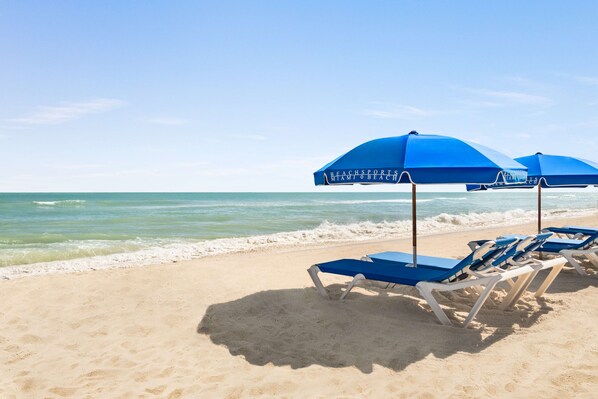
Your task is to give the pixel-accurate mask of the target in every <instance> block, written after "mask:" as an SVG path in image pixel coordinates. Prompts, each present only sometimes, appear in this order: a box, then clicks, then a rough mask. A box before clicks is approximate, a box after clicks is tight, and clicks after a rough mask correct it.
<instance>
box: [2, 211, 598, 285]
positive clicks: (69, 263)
mask: <svg viewBox="0 0 598 399" xmlns="http://www.w3.org/2000/svg"><path fill="white" fill-rule="evenodd" d="M595 213H596V210H595V209H586V210H569V209H554V210H548V211H545V212H543V217H544V218H545V219H546V220H550V219H551V218H555V217H559V218H562V217H575V216H577V217H579V216H585V215H590V214H595ZM536 217H537V213H536V212H535V211H524V210H522V209H515V210H511V211H507V212H486V213H475V212H471V213H467V214H448V213H443V214H440V215H437V216H434V217H428V218H425V219H422V220H418V233H419V234H420V235H426V234H435V233H446V232H453V231H462V230H469V229H479V228H484V227H490V226H492V227H494V226H508V225H515V224H521V223H526V222H532V221H534V220H536ZM513 233H516V231H514V232H513ZM410 235H411V220H398V221H384V222H379V223H374V222H370V221H364V222H359V223H351V224H336V223H331V222H328V221H324V222H323V223H321V224H320V225H319V226H317V227H316V228H314V229H310V230H299V231H292V232H283V233H274V234H267V235H256V236H249V237H236V238H222V239H214V240H207V241H172V240H170V241H167V240H160V241H156V240H153V241H149V242H145V243H143V242H141V241H140V239H138V240H135V241H134V244H135V246H136V248H139V247H143V246H145V248H143V249H139V250H134V251H132V252H124V253H113V254H109V255H100V256H93V257H86V258H78V259H70V260H63V261H52V262H44V263H31V264H27V265H20V266H6V267H1V268H0V278H11V277H17V276H22V275H25V274H29V275H32V274H48V273H67V272H76V271H85V270H98V269H110V268H126V267H135V266H142V265H148V264H159V263H171V262H177V261H183V260H190V259H197V258H202V257H205V256H211V255H222V254H227V253H234V252H252V251H257V250H261V249H266V248H277V247H297V246H302V245H314V244H326V243H338V242H350V241H360V240H381V239H385V240H392V239H401V238H407V237H409V236H410ZM480 238H489V237H480ZM131 244H132V243H131ZM81 245H82V246H85V245H86V244H85V242H84V241H83V242H81ZM131 246H132V245H131ZM123 247H126V242H125V243H123ZM96 253H97V252H96Z"/></svg>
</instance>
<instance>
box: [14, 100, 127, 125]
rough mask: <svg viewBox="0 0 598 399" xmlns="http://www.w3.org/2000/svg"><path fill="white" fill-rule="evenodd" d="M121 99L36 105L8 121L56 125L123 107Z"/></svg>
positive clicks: (123, 103)
mask: <svg viewBox="0 0 598 399" xmlns="http://www.w3.org/2000/svg"><path fill="white" fill-rule="evenodd" d="M125 104H126V102H124V101H123V100H118V99H115V98H96V99H92V100H88V101H82V102H78V103H63V104H61V105H57V106H42V107H38V108H37V109H36V110H35V111H34V112H32V113H31V114H29V115H26V116H24V117H22V118H16V119H11V120H10V122H13V123H21V124H26V125H56V124H60V123H64V122H68V121H70V120H73V119H78V118H81V117H83V116H85V115H90V114H101V113H105V112H108V111H112V110H114V109H117V108H120V107H123V106H124V105H125Z"/></svg>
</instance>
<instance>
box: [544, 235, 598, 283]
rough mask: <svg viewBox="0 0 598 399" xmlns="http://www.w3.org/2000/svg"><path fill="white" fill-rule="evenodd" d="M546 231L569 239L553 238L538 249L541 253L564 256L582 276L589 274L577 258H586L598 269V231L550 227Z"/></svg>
mask: <svg viewBox="0 0 598 399" xmlns="http://www.w3.org/2000/svg"><path fill="white" fill-rule="evenodd" d="M544 230H545V231H549V232H553V233H556V234H561V235H565V236H567V237H569V238H551V239H550V240H547V241H546V243H544V245H542V246H541V247H540V248H538V251H539V252H548V253H558V254H560V255H563V256H564V257H565V259H567V261H568V262H569V264H571V266H573V267H574V268H575V270H577V272H578V273H579V274H581V275H582V276H587V272H586V271H585V270H584V268H583V267H582V265H581V264H580V263H579V261H578V260H577V259H575V257H576V256H582V257H585V258H586V259H588V260H589V261H590V262H591V263H592V264H593V265H594V266H595V267H598V229H593V228H585V227H575V226H568V227H549V228H546V229H544ZM571 237H576V238H571Z"/></svg>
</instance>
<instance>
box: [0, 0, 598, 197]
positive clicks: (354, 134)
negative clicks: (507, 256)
mask: <svg viewBox="0 0 598 399" xmlns="http://www.w3.org/2000/svg"><path fill="white" fill-rule="evenodd" d="M597 20H598V2H595V1H587V2H584V1H576V2H564V1H559V2H556V1H552V2H551V1H528V2H522V1H500V2H479V1H467V2H465V1H436V2H434V1H425V2H424V1H411V2H406V1H405V2H399V1H361V2H349V1H294V2H291V1H238V2H228V1H210V2H199V1H189V2H184V1H177V2H167V1H163V2H158V1H156V2H132V1H130V2H127V1H95V2H92V1H85V2H75V1H39V2H33V1H12V2H11V1H5V2H2V3H0V88H1V89H0V191H311V190H315V189H316V188H314V187H313V183H312V172H313V171H314V170H316V169H318V168H319V167H321V166H322V165H323V164H325V163H327V162H328V161H330V160H331V159H333V158H334V157H336V156H337V155H339V154H341V153H342V152H344V151H346V150H348V149H350V148H352V147H353V146H355V145H357V144H359V143H361V142H363V141H366V140H369V139H372V138H376V137H384V136H392V135H400V134H405V133H407V132H409V131H410V130H418V131H419V132H420V133H438V134H447V135H453V136H456V137H460V138H463V139H467V140H472V141H476V142H479V143H482V144H484V145H488V146H490V147H494V148H496V149H498V150H500V151H503V152H504V153H506V154H508V155H510V156H513V157H517V156H522V155H528V154H530V153H535V152H537V151H542V152H544V153H549V154H550V153H556V154H565V155H574V156H579V157H583V158H588V159H592V160H594V161H598V51H597V46H598V45H597V43H598V23H597V22H596V21H597Z"/></svg>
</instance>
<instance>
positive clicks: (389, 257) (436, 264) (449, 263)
mask: <svg viewBox="0 0 598 399" xmlns="http://www.w3.org/2000/svg"><path fill="white" fill-rule="evenodd" d="M367 258H368V259H369V260H372V261H391V262H401V263H411V262H413V255H412V254H410V253H406V252H393V251H387V252H380V253H377V254H372V255H367ZM459 262H460V261H459V259H452V258H439V257H436V256H422V255H418V256H417V267H418V268H419V267H429V268H437V269H452V268H453V267H455V266H456V265H457V264H458V263H459Z"/></svg>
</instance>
